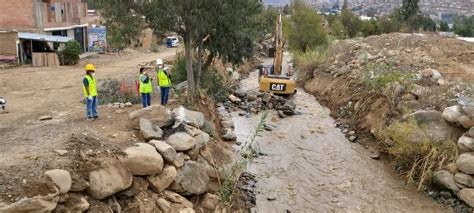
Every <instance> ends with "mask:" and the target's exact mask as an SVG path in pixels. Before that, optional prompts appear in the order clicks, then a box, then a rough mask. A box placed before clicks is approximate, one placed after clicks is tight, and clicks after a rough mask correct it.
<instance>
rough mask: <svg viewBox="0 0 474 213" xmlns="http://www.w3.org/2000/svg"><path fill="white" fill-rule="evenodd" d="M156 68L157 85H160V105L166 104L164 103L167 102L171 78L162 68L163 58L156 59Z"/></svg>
mask: <svg viewBox="0 0 474 213" xmlns="http://www.w3.org/2000/svg"><path fill="white" fill-rule="evenodd" d="M156 69H157V75H158V86H160V92H161V105H163V106H166V104H168V96H169V92H170V87H171V80H170V76H169V74H168V72H166V70H165V68H164V65H163V59H161V58H159V59H157V60H156Z"/></svg>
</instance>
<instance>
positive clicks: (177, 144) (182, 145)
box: [166, 132, 196, 151]
mask: <svg viewBox="0 0 474 213" xmlns="http://www.w3.org/2000/svg"><path fill="white" fill-rule="evenodd" d="M166 143H167V144H169V145H170V146H172V147H173V148H174V149H175V150H176V151H186V150H190V149H191V148H193V147H194V146H195V145H196V141H195V140H194V138H193V137H191V136H190V135H188V134H186V133H184V132H177V133H174V134H173V135H171V136H169V137H168V138H167V139H166Z"/></svg>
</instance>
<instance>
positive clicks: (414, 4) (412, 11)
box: [400, 0, 420, 23]
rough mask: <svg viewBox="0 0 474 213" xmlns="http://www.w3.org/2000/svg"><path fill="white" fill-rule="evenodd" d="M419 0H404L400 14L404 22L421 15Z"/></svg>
mask: <svg viewBox="0 0 474 213" xmlns="http://www.w3.org/2000/svg"><path fill="white" fill-rule="evenodd" d="M418 2H419V0H403V1H402V7H401V8H400V15H401V18H402V20H403V21H404V22H406V23H408V22H409V21H410V19H413V17H415V16H417V15H419V13H420V7H419V6H418Z"/></svg>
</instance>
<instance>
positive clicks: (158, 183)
mask: <svg viewBox="0 0 474 213" xmlns="http://www.w3.org/2000/svg"><path fill="white" fill-rule="evenodd" d="M176 175H177V171H176V168H175V167H174V166H165V168H164V169H163V172H162V173H161V174H159V175H156V176H148V177H147V178H146V179H147V180H148V182H149V183H150V185H151V187H152V188H153V189H154V190H155V191H156V192H158V193H159V192H162V191H163V190H165V189H166V188H168V187H169V186H170V185H171V183H173V181H174V180H175V178H176Z"/></svg>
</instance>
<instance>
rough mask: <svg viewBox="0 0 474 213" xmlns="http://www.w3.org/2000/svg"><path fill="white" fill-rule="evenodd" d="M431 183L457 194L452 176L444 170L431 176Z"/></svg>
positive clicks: (457, 189)
mask: <svg viewBox="0 0 474 213" xmlns="http://www.w3.org/2000/svg"><path fill="white" fill-rule="evenodd" d="M433 183H434V184H435V185H437V186H439V187H441V188H442V189H447V190H450V191H452V192H454V193H458V192H459V187H458V186H457V185H456V182H455V181H454V175H453V174H452V173H451V172H449V171H446V170H441V171H437V172H435V173H434V174H433Z"/></svg>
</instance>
